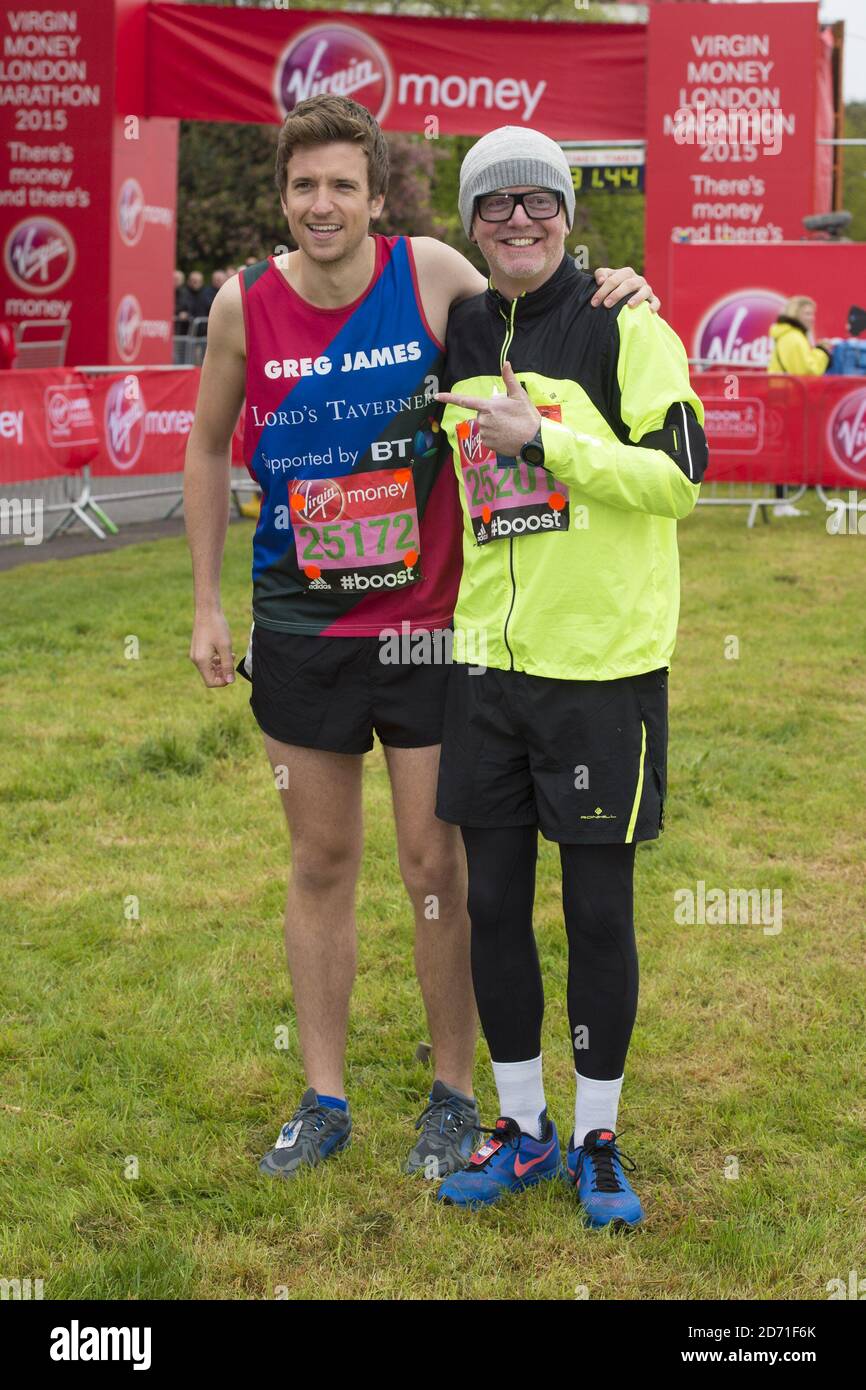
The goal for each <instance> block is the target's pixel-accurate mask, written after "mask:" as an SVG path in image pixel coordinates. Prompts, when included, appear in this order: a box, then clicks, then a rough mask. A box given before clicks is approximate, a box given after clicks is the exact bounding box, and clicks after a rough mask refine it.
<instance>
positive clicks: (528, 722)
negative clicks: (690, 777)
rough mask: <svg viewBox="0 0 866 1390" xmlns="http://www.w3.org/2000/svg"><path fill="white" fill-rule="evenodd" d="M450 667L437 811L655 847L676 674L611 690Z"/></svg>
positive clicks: (454, 818) (618, 683)
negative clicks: (670, 689) (671, 684)
mask: <svg viewBox="0 0 866 1390" xmlns="http://www.w3.org/2000/svg"><path fill="white" fill-rule="evenodd" d="M470 669H471V668H470V667H468V666H466V665H463V664H457V663H456V662H455V664H454V665H453V666H452V667H451V676H450V680H449V685H448V697H447V700H446V704H445V729H444V733H443V735H442V753H441V757H440V762H439V790H438V797H437V802H436V814H437V816H439V818H440V820H445V821H451V822H453V823H454V824H456V825H467V826H496V827H500V826H516V825H538V826H539V827H540V829H541V832H542V834H543V835H544V836H545V838H546V839H548V840H555V841H558V842H559V843H560V844H566V845H570V844H590V845H597V844H610V843H619V844H622V843H629V842H631V841H636V840H654V839H656V838H657V837H658V833H659V831H660V830H661V828H662V822H663V817H664V798H665V789H666V781H667V740H668V708H667V706H668V672H667V667H660V668H659V670H657V671H649V672H647V673H646V674H645V675H640V676H626V677H624V678H623V679H621V680H611V681H566V680H551V679H548V678H547V677H545V676H528V675H526V674H525V673H523V672H522V671H500V670H496V669H494V668H492V667H488V668H487V669H486V670H485V671H484V672H483V673H482V674H479V675H470V674H469V672H470Z"/></svg>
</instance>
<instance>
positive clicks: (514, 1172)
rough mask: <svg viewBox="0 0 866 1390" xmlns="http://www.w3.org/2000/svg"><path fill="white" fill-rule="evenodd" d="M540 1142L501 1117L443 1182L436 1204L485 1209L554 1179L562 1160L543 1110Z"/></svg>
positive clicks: (506, 1118) (550, 1124)
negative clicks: (510, 1195)
mask: <svg viewBox="0 0 866 1390" xmlns="http://www.w3.org/2000/svg"><path fill="white" fill-rule="evenodd" d="M539 1124H540V1128H541V1138H540V1139H534V1138H533V1136H532V1135H531V1134H524V1132H523V1131H522V1130H521V1129H520V1128H519V1127H518V1125H517V1123H516V1121H515V1120H512V1119H509V1118H508V1117H507V1116H502V1117H501V1118H500V1119H498V1120H497V1121H496V1125H495V1128H493V1129H490V1130H487V1133H488V1134H489V1136H490V1137H489V1139H485V1141H484V1143H483V1144H482V1145H481V1148H480V1149H477V1150H476V1151H475V1153H474V1154H473V1155H472V1157H471V1158H470V1160H469V1162H468V1163H467V1165H466V1167H465V1168H461V1169H460V1171H459V1172H457V1173H452V1174H451V1177H450V1178H446V1179H445V1181H444V1182H443V1184H442V1186H441V1187H440V1188H439V1191H438V1192H437V1194H436V1197H437V1200H438V1201H440V1202H447V1203H448V1204H449V1205H450V1206H455V1207H488V1206H490V1205H491V1204H492V1203H493V1202H498V1201H499V1199H500V1197H505V1196H506V1194H507V1193H509V1192H522V1191H523V1190H524V1188H526V1187H533V1186H534V1185H535V1183H537V1182H542V1181H543V1180H544V1179H546V1178H555V1177H556V1175H557V1173H559V1171H560V1168H561V1164H562V1159H561V1156H560V1152H559V1137H558V1135H557V1133H556V1125H555V1124H554V1123H553V1121H552V1120H549V1119H548V1118H547V1111H546V1110H543V1111H542V1112H541V1115H540V1116H539Z"/></svg>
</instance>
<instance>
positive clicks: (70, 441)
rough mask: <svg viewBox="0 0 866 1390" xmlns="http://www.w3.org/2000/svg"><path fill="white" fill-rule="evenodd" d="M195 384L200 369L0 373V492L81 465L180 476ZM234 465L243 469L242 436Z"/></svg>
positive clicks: (98, 470)
mask: <svg viewBox="0 0 866 1390" xmlns="http://www.w3.org/2000/svg"><path fill="white" fill-rule="evenodd" d="M199 376H200V372H199V370H198V369H197V368H196V369H189V368H187V369H186V370H184V369H181V368H179V369H178V370H177V371H165V372H127V373H125V374H124V375H122V376H120V375H118V376H108V375H100V376H92V377H87V376H85V375H83V374H81V373H78V372H72V371H39V372H18V371H15V372H0V487H2V486H4V485H5V486H8V485H10V484H12V483H28V482H34V481H36V480H37V479H39V478H51V477H54V476H56V475H57V474H59V473H63V472H67V471H70V470H75V469H78V468H81V466H82V465H83V464H85V463H87V464H89V465H90V471H91V473H92V474H93V476H94V477H102V478H118V477H123V476H129V475H130V474H136V475H139V474H145V473H180V472H182V471H183V465H184V458H185V456H186V444H187V439H188V438H189V432H190V428H191V427H192V422H193V417H194V413H195V405H196V399H197V396H198V383H199ZM242 420H243V415H241V416H240V417H239V422H238V423H239V426H240V422H241V421H242ZM232 463H233V464H234V465H235V466H236V467H240V466H242V465H243V452H242V446H241V436H240V432H239V429H238V430H236V431H235V436H234V438H233V439H232Z"/></svg>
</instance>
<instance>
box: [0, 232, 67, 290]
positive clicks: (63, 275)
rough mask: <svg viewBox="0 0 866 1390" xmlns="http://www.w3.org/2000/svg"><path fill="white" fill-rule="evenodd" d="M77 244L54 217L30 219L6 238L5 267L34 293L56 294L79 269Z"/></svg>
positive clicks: (21, 287) (19, 282) (12, 278)
mask: <svg viewBox="0 0 866 1390" xmlns="http://www.w3.org/2000/svg"><path fill="white" fill-rule="evenodd" d="M75 259H76V258H75V242H74V241H73V239H72V236H71V235H70V233H69V232H68V231H67V230H66V228H65V227H64V226H62V225H61V223H60V222H55V220H54V218H53V217H28V218H27V219H26V220H25V221H24V222H18V223H17V224H16V225H15V226H14V227H13V228H12V230H11V232H10V233H9V235H8V237H7V238H6V245H5V246H4V248H3V264H4V265H5V267H6V271H7V274H8V275H9V278H10V279H11V280H14V282H15V284H16V285H18V286H19V288H20V289H22V290H29V291H30V293H31V294H53V292H54V291H55V290H58V289H59V288H60V286H61V285H65V284H66V281H67V280H68V279H69V277H70V275H71V274H72V272H73V270H74V269H75Z"/></svg>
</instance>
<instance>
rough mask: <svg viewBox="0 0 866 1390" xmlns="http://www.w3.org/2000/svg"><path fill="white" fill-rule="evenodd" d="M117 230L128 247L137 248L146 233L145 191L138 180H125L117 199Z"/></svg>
mask: <svg viewBox="0 0 866 1390" xmlns="http://www.w3.org/2000/svg"><path fill="white" fill-rule="evenodd" d="M117 230H118V231H119V232H120V237H121V240H122V241H124V242H125V243H126V245H127V246H137V245H138V243H139V242H140V241H141V234H142V232H143V231H144V190H143V188H142V186H141V184H140V183H139V182H138V179H124V181H123V183H122V184H121V187H120V193H119V194H118V198H117Z"/></svg>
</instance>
